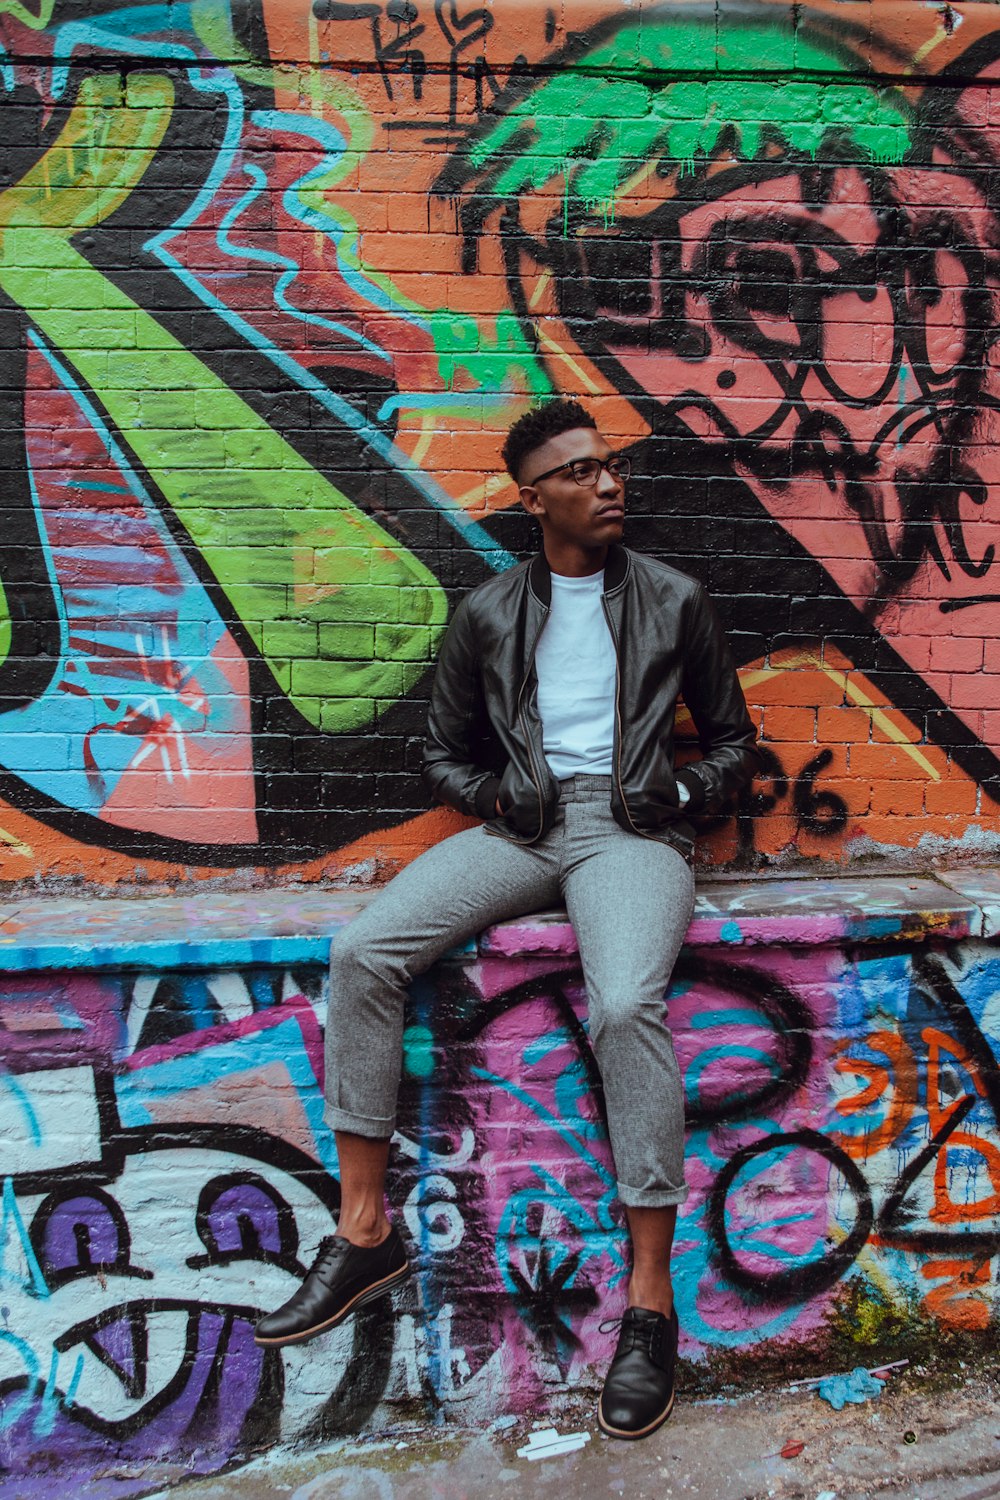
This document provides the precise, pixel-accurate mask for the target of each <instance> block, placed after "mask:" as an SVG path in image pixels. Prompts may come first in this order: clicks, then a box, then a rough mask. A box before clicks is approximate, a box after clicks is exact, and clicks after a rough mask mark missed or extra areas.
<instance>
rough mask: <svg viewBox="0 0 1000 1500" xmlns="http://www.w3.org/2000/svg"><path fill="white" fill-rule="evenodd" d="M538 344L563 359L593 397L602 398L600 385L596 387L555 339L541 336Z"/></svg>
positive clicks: (545, 334) (544, 334) (546, 335)
mask: <svg viewBox="0 0 1000 1500" xmlns="http://www.w3.org/2000/svg"><path fill="white" fill-rule="evenodd" d="M538 342H539V343H540V344H542V345H543V346H544V347H545V348H546V349H549V350H551V352H552V353H553V354H554V355H556V357H557V358H558V359H561V360H562V361H563V362H564V363H565V364H567V365H568V366H569V368H570V369H571V370H572V371H573V374H574V375H575V376H576V377H577V379H578V380H579V381H581V382H582V384H583V385H585V386H586V388H587V390H588V391H589V392H590V394H591V395H592V396H601V395H603V394H604V393H603V391H602V389H601V387H600V386H599V385H595V383H594V381H593V380H592V379H591V378H590V376H589V375H588V374H587V372H586V370H584V369H581V367H580V366H579V365H578V364H577V362H576V360H575V359H574V358H573V356H572V355H571V354H567V353H566V350H565V349H563V348H562V347H561V345H559V344H557V343H556V341H555V339H553V338H550V337H549V335H548V334H547V333H543V334H540V335H539V339H538Z"/></svg>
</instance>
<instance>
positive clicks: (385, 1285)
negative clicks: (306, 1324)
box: [253, 1261, 410, 1348]
mask: <svg viewBox="0 0 1000 1500" xmlns="http://www.w3.org/2000/svg"><path fill="white" fill-rule="evenodd" d="M409 1274H410V1262H409V1261H407V1262H406V1264H405V1265H404V1266H401V1267H400V1269H399V1270H398V1271H393V1273H392V1275H391V1276H384V1277H383V1278H382V1280H381V1281H373V1282H372V1284H371V1286H366V1287H365V1289H364V1291H362V1292H358V1294H357V1296H355V1297H352V1298H351V1300H350V1302H348V1303H346V1304H345V1305H344V1306H343V1307H342V1308H341V1309H340V1312H339V1313H336V1314H335V1315H334V1317H332V1318H327V1319H326V1321H325V1322H324V1323H317V1324H316V1325H315V1327H313V1328H306V1329H305V1330H304V1331H303V1332H302V1333H286V1334H285V1335H284V1337H283V1338H277V1339H262V1338H258V1337H257V1335H256V1334H254V1339H253V1341H254V1343H255V1344H260V1345H261V1346H262V1347H269V1348H275V1347H280V1346H281V1345H283V1344H308V1342H309V1340H310V1339H314V1338H316V1337H318V1335H319V1334H321V1333H326V1332H327V1331H328V1330H329V1329H331V1328H336V1327H337V1325H338V1324H340V1323H343V1321H344V1319H345V1318H349V1317H350V1316H351V1313H353V1312H357V1310H358V1308H359V1307H364V1306H365V1305H366V1303H368V1302H377V1301H378V1299H379V1298H380V1297H384V1296H385V1294H386V1292H390V1291H391V1290H392V1288H393V1287H394V1286H398V1285H399V1284H400V1282H401V1281H405V1280H406V1278H407V1277H408V1276H409Z"/></svg>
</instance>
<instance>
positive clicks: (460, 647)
mask: <svg viewBox="0 0 1000 1500" xmlns="http://www.w3.org/2000/svg"><path fill="white" fill-rule="evenodd" d="M484 714H485V707H484V704H483V695H482V684H481V679H480V672H479V660H478V655H477V652H476V641H475V632H474V629H473V623H472V620H471V618H470V610H469V607H468V601H467V599H463V600H461V602H460V603H459V606H458V608H457V609H456V611H455V613H454V615H453V617H452V621H451V624H450V625H449V626H448V629H447V631H446V632H445V637H444V640H443V641H442V642H441V649H440V651H439V652H438V659H437V667H436V669H435V672H434V685H433V687H432V688H431V704H430V712H429V713H428V716H427V738H426V740H425V741H424V766H423V777H424V785H425V786H426V787H427V789H428V791H429V792H430V794H431V796H432V797H433V798H434V799H435V801H437V802H444V803H446V804H447V806H448V807H454V808H456V809H457V810H458V811H459V812H462V813H465V814H467V816H469V817H475V818H492V817H495V816H496V799H497V791H498V789H499V786H500V780H499V777H497V776H494V775H493V773H492V772H491V771H487V770H484V769H483V767H482V766H477V765H476V764H475V762H474V761H473V759H472V753H471V749H470V745H471V743H472V738H473V732H474V730H475V729H476V728H477V726H478V724H479V723H481V720H482V716H483V715H484Z"/></svg>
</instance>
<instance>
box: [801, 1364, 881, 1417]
mask: <svg viewBox="0 0 1000 1500" xmlns="http://www.w3.org/2000/svg"><path fill="white" fill-rule="evenodd" d="M883 1389H884V1386H883V1383H882V1381H881V1380H876V1378H875V1376H874V1375H872V1373H871V1371H870V1370H866V1369H865V1367H864V1365H858V1366H857V1368H856V1369H853V1370H852V1371H851V1373H850V1375H828V1376H827V1377H826V1379H825V1380H821V1381H820V1383H819V1385H818V1386H817V1388H816V1394H817V1395H818V1396H819V1398H820V1400H822V1401H828V1402H829V1403H830V1405H831V1406H832V1407H833V1409H834V1411H843V1409H844V1407H845V1406H846V1405H847V1403H848V1402H849V1401H850V1402H851V1404H852V1405H853V1406H863V1405H864V1403H865V1402H866V1401H867V1400H868V1399H869V1397H872V1396H874V1397H877V1396H881V1394H882V1391H883Z"/></svg>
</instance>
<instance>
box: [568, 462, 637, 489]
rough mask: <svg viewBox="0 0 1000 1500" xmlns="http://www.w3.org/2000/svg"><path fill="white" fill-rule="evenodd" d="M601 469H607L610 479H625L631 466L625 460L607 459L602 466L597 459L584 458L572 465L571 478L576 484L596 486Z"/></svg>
mask: <svg viewBox="0 0 1000 1500" xmlns="http://www.w3.org/2000/svg"><path fill="white" fill-rule="evenodd" d="M602 469H607V471H608V473H609V474H610V475H611V478H612V479H627V478H628V476H629V474H630V473H631V472H632V465H631V463H630V462H629V460H628V459H627V458H609V459H608V461H607V463H606V464H602V463H601V461H600V459H598V458H584V459H581V460H580V462H579V463H576V464H573V465H572V474H573V478H574V479H575V480H576V482H577V484H586V485H592V484H596V483H597V480H598V477H599V475H600V472H601V470H602Z"/></svg>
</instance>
